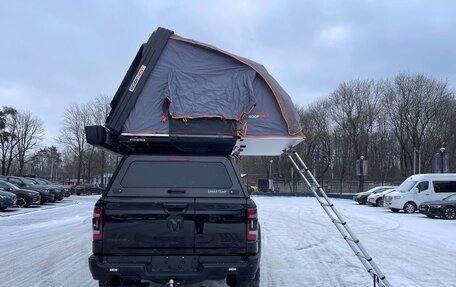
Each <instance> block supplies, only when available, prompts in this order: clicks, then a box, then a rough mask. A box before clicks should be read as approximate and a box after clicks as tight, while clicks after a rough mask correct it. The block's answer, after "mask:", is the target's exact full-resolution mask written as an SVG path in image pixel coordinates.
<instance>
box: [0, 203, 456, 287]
mask: <svg viewBox="0 0 456 287" xmlns="http://www.w3.org/2000/svg"><path fill="white" fill-rule="evenodd" d="M97 198H99V196H98V195H93V196H80V197H79V196H78V197H76V196H75V197H71V198H70V199H71V200H74V201H75V202H76V204H72V205H66V206H62V207H53V208H46V209H42V210H40V211H39V212H30V213H25V214H19V215H18V216H8V217H2V218H0V278H1V279H0V280H1V281H0V286H14V287H62V286H72V287H73V286H81V287H90V286H93V287H95V286H98V284H97V283H96V282H95V281H94V280H93V279H92V277H91V274H90V272H89V269H88V264H87V258H88V256H89V255H90V254H91V237H92V235H91V219H92V212H93V205H94V203H95V201H96V200H97ZM254 200H255V202H256V203H257V205H258V212H259V218H260V223H261V228H262V261H261V286H262V287H266V286H267V287H282V286H287V287H294V286H296V287H298V286H299V287H320V286H323V287H365V286H372V281H371V278H370V277H369V276H368V275H367V273H366V271H365V270H364V268H363V267H362V265H361V263H360V262H359V261H358V260H357V259H356V257H355V256H354V254H353V253H352V251H351V250H350V249H349V247H348V246H347V244H346V242H345V241H344V240H343V239H342V238H341V236H340V234H339V233H338V232H337V230H336V229H335V227H334V226H333V225H332V223H330V221H329V219H328V218H327V216H326V215H325V214H324V212H323V210H322V208H321V207H320V206H319V205H318V203H317V201H316V200H315V199H314V198H302V197H301V198H283V197H254ZM334 202H335V204H336V206H337V208H338V209H339V210H340V211H341V212H342V213H343V214H344V215H346V217H347V219H348V221H349V224H350V225H351V227H352V229H353V230H354V231H355V232H356V233H357V234H358V236H359V239H360V240H361V241H362V242H363V243H364V245H365V247H366V248H367V250H368V251H369V253H370V255H371V256H373V257H374V259H375V260H376V262H377V263H378V265H379V266H380V267H381V269H382V270H383V272H384V273H385V274H386V275H387V276H388V278H389V280H390V282H391V283H392V285H393V286H414V287H420V286H423V287H424V286H426V287H428V286H450V287H456V273H455V272H454V265H452V264H451V262H453V261H454V258H456V241H455V240H454V238H456V221H449V220H439V219H429V218H427V217H425V216H422V215H420V214H404V213H399V214H396V213H392V212H390V211H389V210H388V209H384V208H374V207H370V206H360V205H358V204H357V203H355V202H353V201H350V200H334ZM57 205H58V204H57ZM207 286H212V287H213V286H224V284H223V283H221V282H217V283H211V284H207Z"/></svg>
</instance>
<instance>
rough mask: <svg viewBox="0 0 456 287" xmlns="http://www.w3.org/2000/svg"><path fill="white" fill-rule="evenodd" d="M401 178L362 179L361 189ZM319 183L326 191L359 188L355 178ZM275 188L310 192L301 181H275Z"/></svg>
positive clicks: (336, 191) (395, 183)
mask: <svg viewBox="0 0 456 287" xmlns="http://www.w3.org/2000/svg"><path fill="white" fill-rule="evenodd" d="M401 182H402V180H400V179H398V180H391V181H383V182H382V181H364V185H363V187H364V188H363V190H364V191H366V190H369V189H371V188H374V187H376V186H382V185H399V184H401ZM319 183H320V185H321V186H322V187H323V189H324V190H325V191H326V192H328V193H356V192H358V188H359V181H357V180H344V181H334V180H319ZM274 187H275V190H276V191H277V192H310V189H309V187H308V186H307V185H306V184H305V183H304V182H302V181H299V182H295V183H294V184H291V182H275V183H274Z"/></svg>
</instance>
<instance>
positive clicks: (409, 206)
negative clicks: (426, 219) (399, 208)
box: [404, 201, 416, 213]
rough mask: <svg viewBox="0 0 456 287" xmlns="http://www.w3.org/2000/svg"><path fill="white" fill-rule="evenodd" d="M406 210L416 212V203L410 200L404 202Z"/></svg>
mask: <svg viewBox="0 0 456 287" xmlns="http://www.w3.org/2000/svg"><path fill="white" fill-rule="evenodd" d="M404 211H405V212H406V213H415V211H416V204H415V203H413V202H411V201H409V202H407V203H406V204H404Z"/></svg>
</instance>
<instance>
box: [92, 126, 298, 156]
mask: <svg viewBox="0 0 456 287" xmlns="http://www.w3.org/2000/svg"><path fill="white" fill-rule="evenodd" d="M86 135H87V142H88V143H89V144H92V145H94V146H97V147H100V148H104V149H107V150H110V151H112V152H115V153H118V154H133V153H147V154H175V153H211V154H223V155H230V154H235V155H240V156H278V155H280V154H282V152H283V150H285V149H287V148H289V147H292V146H295V145H297V144H298V143H300V142H301V141H302V140H303V138H302V136H296V137H274V136H271V137H244V138H237V137H235V136H229V135H199V134H180V135H172V134H171V135H170V134H133V133H122V134H120V135H116V134H114V133H112V132H111V131H109V130H108V129H106V128H105V127H103V126H87V127H86Z"/></svg>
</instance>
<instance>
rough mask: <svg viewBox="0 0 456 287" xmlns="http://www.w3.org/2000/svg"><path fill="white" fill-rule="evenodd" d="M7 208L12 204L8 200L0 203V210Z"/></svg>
mask: <svg viewBox="0 0 456 287" xmlns="http://www.w3.org/2000/svg"><path fill="white" fill-rule="evenodd" d="M8 207H13V202H12V201H10V200H8V201H6V200H5V201H3V200H2V201H0V209H6V208H8Z"/></svg>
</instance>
